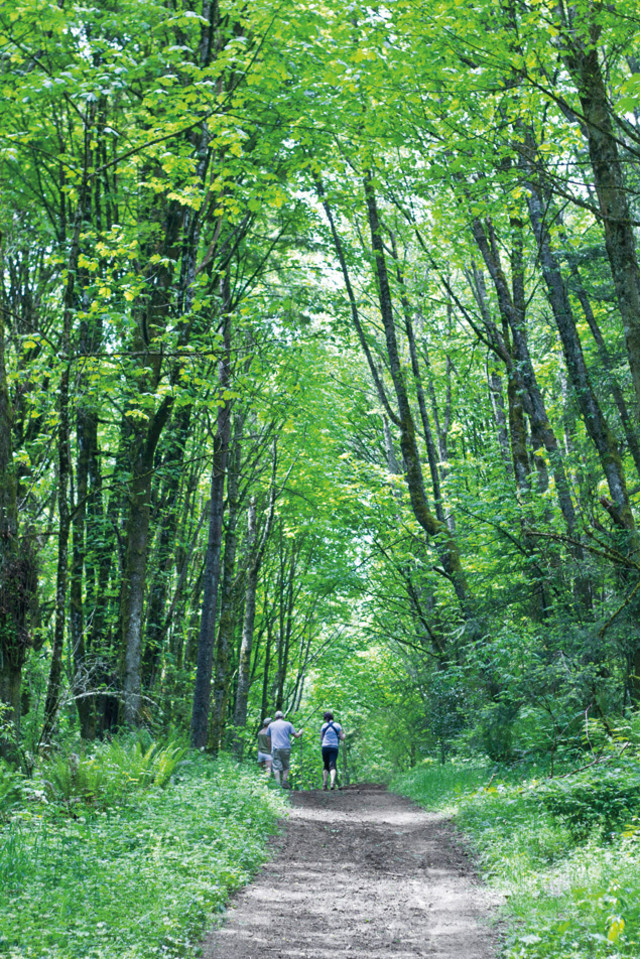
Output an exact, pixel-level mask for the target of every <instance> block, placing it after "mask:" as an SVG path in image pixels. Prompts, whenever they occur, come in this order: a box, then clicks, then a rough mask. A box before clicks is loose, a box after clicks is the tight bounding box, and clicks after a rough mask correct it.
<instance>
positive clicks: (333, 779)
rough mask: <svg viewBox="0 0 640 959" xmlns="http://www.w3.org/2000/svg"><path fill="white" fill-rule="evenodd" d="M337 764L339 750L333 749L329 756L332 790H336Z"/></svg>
mask: <svg viewBox="0 0 640 959" xmlns="http://www.w3.org/2000/svg"><path fill="white" fill-rule="evenodd" d="M337 762H338V750H337V749H331V752H330V753H329V756H328V766H329V775H330V776H331V788H332V789H335V788H336V772H337V768H336V767H337Z"/></svg>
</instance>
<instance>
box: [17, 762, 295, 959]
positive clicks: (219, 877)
mask: <svg viewBox="0 0 640 959" xmlns="http://www.w3.org/2000/svg"><path fill="white" fill-rule="evenodd" d="M109 752H110V750H108V749H105V753H109ZM144 752H146V750H144V749H143V753H144ZM159 752H161V751H159ZM160 766H162V763H160ZM158 775H160V773H158ZM286 804H287V800H286V797H283V796H282V794H281V793H280V792H279V791H276V790H272V789H269V788H268V786H267V783H266V781H265V780H264V779H263V778H262V777H261V776H259V775H257V774H256V772H255V770H254V769H251V770H248V769H247V768H246V767H243V766H241V765H238V764H237V763H234V762H233V761H231V760H228V759H227V758H226V757H222V758H221V759H220V760H218V761H215V762H213V761H211V760H209V759H206V758H205V757H201V756H198V755H196V754H194V755H193V759H192V762H190V763H189V764H188V765H185V766H184V767H183V768H182V770H181V775H179V776H175V777H173V779H172V781H171V782H170V783H169V784H168V786H167V787H166V788H164V789H145V790H144V791H138V792H137V793H136V801H135V802H129V803H124V804H121V805H119V806H117V807H115V808H113V809H110V810H109V812H108V813H107V812H103V811H100V810H97V811H95V814H93V815H86V812H85V809H83V808H82V807H76V813H77V815H76V816H74V817H73V818H71V817H67V816H60V815H57V807H56V806H53V805H49V806H46V805H44V806H40V807H38V808H37V810H35V809H34V810H33V811H32V814H31V815H30V811H29V810H27V809H25V810H24V811H23V816H24V820H23V823H22V825H20V824H17V823H16V824H11V826H10V827H5V829H4V830H2V829H0V955H2V956H6V957H7V959H43V957H45V956H46V957H47V959H142V957H144V959H174V957H176V959H177V957H184V956H187V955H188V956H193V955H195V954H196V949H197V945H198V943H199V942H200V940H201V938H202V935H203V931H204V929H205V926H206V925H207V923H210V922H211V920H212V915H215V914H217V913H220V912H221V911H222V910H223V909H224V904H225V902H226V900H227V898H228V896H229V894H230V892H232V891H233V890H235V889H237V888H238V887H239V886H240V885H242V884H243V883H245V882H247V881H248V880H249V878H250V877H251V876H252V874H253V873H254V871H255V870H256V868H257V867H258V866H259V864H260V863H261V862H262V861H263V860H264V858H265V855H266V840H267V838H268V836H269V835H271V834H272V833H273V831H274V829H275V828H276V821H277V818H278V817H279V816H281V815H283V813H284V811H285V808H286ZM3 876H4V879H5V885H4V886H3V885H2V882H3Z"/></svg>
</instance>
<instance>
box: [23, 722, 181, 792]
mask: <svg viewBox="0 0 640 959" xmlns="http://www.w3.org/2000/svg"><path fill="white" fill-rule="evenodd" d="M187 753H188V750H187V748H186V747H185V746H183V745H179V744H176V743H169V744H168V745H166V746H162V745H161V744H159V743H151V744H150V745H147V746H145V745H143V743H142V742H140V740H139V739H136V738H132V737H125V738H122V739H115V740H114V741H112V742H108V743H104V744H102V745H101V746H98V747H97V748H95V749H94V750H93V751H92V752H90V753H88V754H87V755H79V754H78V753H73V752H72V753H69V754H68V755H61V756H56V757H54V758H53V759H52V760H51V761H50V762H49V763H48V764H47V765H46V766H44V767H43V769H42V771H41V776H42V779H43V781H44V786H45V790H46V793H47V795H48V796H49V798H50V799H52V800H53V801H62V802H64V803H66V804H68V805H71V806H75V805H77V804H78V803H81V804H84V805H87V806H92V805H98V806H100V807H101V808H105V807H108V806H111V805H113V804H114V803H119V802H124V801H125V800H126V799H127V798H128V797H129V796H130V795H132V794H133V793H134V792H136V791H138V790H143V789H149V788H151V787H163V786H166V784H167V783H168V782H169V780H170V779H171V777H172V775H173V774H174V773H175V772H176V770H177V769H178V767H179V766H180V764H181V763H182V762H184V760H185V758H186V756H187Z"/></svg>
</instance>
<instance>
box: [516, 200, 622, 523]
mask: <svg viewBox="0 0 640 959" xmlns="http://www.w3.org/2000/svg"><path fill="white" fill-rule="evenodd" d="M528 187H529V218H530V220H531V226H532V229H533V233H534V236H535V238H536V243H537V244H538V256H539V259H540V265H541V268H542V275H543V277H544V281H545V283H546V286H547V293H548V296H549V302H550V304H551V309H552V311H553V315H554V318H555V321H556V326H557V328H558V332H559V333H560V340H561V342H562V349H563V353H564V358H565V362H566V364H567V370H568V371H569V376H570V377H571V382H572V385H573V389H574V395H575V397H576V400H577V403H578V407H579V409H580V412H581V413H582V419H583V422H584V425H585V427H586V430H587V433H588V434H589V436H590V437H591V440H592V441H593V444H594V446H595V447H596V450H597V453H598V456H599V458H600V463H601V465H602V469H603V471H604V474H605V477H606V479H607V484H608V486H609V492H610V493H611V497H612V499H613V502H614V503H615V505H616V508H617V511H618V513H619V515H620V521H621V525H622V526H624V528H625V529H627V530H633V529H634V528H635V523H634V520H633V515H632V512H631V507H630V504H629V496H628V493H627V485H626V480H625V476H624V470H623V466H622V459H621V456H620V452H619V450H618V445H617V443H616V440H615V438H614V436H613V434H612V432H611V430H610V429H609V425H608V423H607V421H606V419H605V417H604V414H603V413H602V410H601V408H600V404H599V403H598V400H597V397H596V395H595V393H594V392H593V388H592V386H591V380H590V378H589V373H588V371H587V366H586V363H585V360H584V354H583V352H582V344H581V343H580V339H579V337H578V333H577V330H576V324H575V318H574V316H573V311H572V309H571V304H570V302H569V295H568V293H567V289H566V286H565V283H564V279H563V277H562V274H561V271H560V265H559V263H558V261H557V259H556V257H555V255H554V253H553V251H552V249H551V243H550V240H549V234H548V230H547V228H546V225H545V220H544V207H543V202H542V197H541V195H540V192H539V189H538V187H537V186H536V184H535V182H533V181H530V182H529V184H528Z"/></svg>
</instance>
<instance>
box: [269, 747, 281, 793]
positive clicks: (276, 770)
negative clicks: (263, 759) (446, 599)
mask: <svg viewBox="0 0 640 959" xmlns="http://www.w3.org/2000/svg"><path fill="white" fill-rule="evenodd" d="M271 768H272V770H273V775H274V778H275V781H276V782H277V784H278V786H279V785H280V773H281V771H282V761H281V759H280V757H279V755H278V750H277V749H274V750H273V751H272V753H271Z"/></svg>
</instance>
